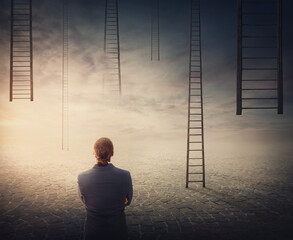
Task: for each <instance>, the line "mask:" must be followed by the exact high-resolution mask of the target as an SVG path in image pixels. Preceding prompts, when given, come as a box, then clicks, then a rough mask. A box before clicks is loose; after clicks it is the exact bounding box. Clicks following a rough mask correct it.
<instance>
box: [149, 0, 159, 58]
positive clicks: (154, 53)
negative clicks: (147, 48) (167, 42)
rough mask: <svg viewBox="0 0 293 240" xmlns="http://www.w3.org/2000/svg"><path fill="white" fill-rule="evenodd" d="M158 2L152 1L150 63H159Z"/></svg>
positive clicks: (157, 0) (156, 0)
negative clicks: (155, 61)
mask: <svg viewBox="0 0 293 240" xmlns="http://www.w3.org/2000/svg"><path fill="white" fill-rule="evenodd" d="M159 13H160V10H159V0H152V19H151V61H153V60H157V61H160V21H159V19H160V18H159V16H160V15H159Z"/></svg>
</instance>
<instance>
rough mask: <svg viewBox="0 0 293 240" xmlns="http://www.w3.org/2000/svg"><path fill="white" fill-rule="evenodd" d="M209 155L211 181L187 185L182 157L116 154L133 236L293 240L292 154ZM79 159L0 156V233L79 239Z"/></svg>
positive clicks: (81, 220) (3, 236)
mask: <svg viewBox="0 0 293 240" xmlns="http://www.w3.org/2000/svg"><path fill="white" fill-rule="evenodd" d="M251 156H252V154H251V155H250V156H248V157H243V156H230V157H229V156H227V155H226V156H224V157H223V156H222V157H221V156H212V155H208V156H207V168H206V170H207V185H206V188H202V187H201V186H200V185H196V184H191V185H190V188H188V189H186V188H185V159H184V158H182V159H178V158H174V159H170V158H164V157H150V156H149V157H146V158H143V157H141V158H139V159H136V160H135V161H134V160H132V161H131V162H129V161H130V160H128V162H127V160H126V159H122V160H123V161H122V160H121V161H118V159H117V160H116V159H115V161H116V162H115V161H114V160H113V164H115V165H116V166H118V167H121V168H125V169H128V170H130V172H131V174H132V178H133V186H134V198H133V202H132V204H131V206H129V207H127V208H126V215H127V224H128V230H129V239H133V240H134V239H141V240H144V239H158V240H159V239H225V240H229V239H231V240H234V239H266V240H267V239H275V240H289V239H293V231H292V229H293V197H292V195H293V183H292V182H293V181H292V179H293V178H292V173H293V168H292V166H293V163H292V155H290V154H287V155H286V154H283V155H282V157H281V158H278V159H277V155H276V156H273V155H272V156H266V157H264V154H262V155H261V154H260V155H259V156H257V155H254V157H251ZM93 165H94V161H93V159H92V158H88V160H86V161H83V162H81V163H78V162H77V161H71V160H69V159H67V160H66V161H59V162H54V163H49V164H48V163H45V162H37V161H35V162H33V161H32V162H30V163H28V162H21V161H19V162H17V161H14V162H13V161H9V160H8V159H1V167H0V182H1V184H0V194H1V195H0V210H1V212H0V234H1V235H0V239H2V240H4V239H54V240H57V239H70V240H74V239H82V230H83V224H84V217H85V210H84V208H83V205H82V203H81V202H80V201H79V199H78V197H77V192H76V186H77V182H76V178H77V174H78V173H79V172H81V171H83V170H85V169H87V168H90V167H92V166H93Z"/></svg>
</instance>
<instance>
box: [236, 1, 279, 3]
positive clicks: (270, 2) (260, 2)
mask: <svg viewBox="0 0 293 240" xmlns="http://www.w3.org/2000/svg"><path fill="white" fill-rule="evenodd" d="M242 3H276V1H242Z"/></svg>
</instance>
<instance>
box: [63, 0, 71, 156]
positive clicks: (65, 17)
mask: <svg viewBox="0 0 293 240" xmlns="http://www.w3.org/2000/svg"><path fill="white" fill-rule="evenodd" d="M62 49H63V52H62V150H69V143H68V141H69V136H68V135H69V126H68V3H67V0H63V48H62Z"/></svg>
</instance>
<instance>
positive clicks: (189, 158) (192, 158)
mask: <svg viewBox="0 0 293 240" xmlns="http://www.w3.org/2000/svg"><path fill="white" fill-rule="evenodd" d="M189 159H193V160H196V159H197V160H199V159H202V158H189Z"/></svg>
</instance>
